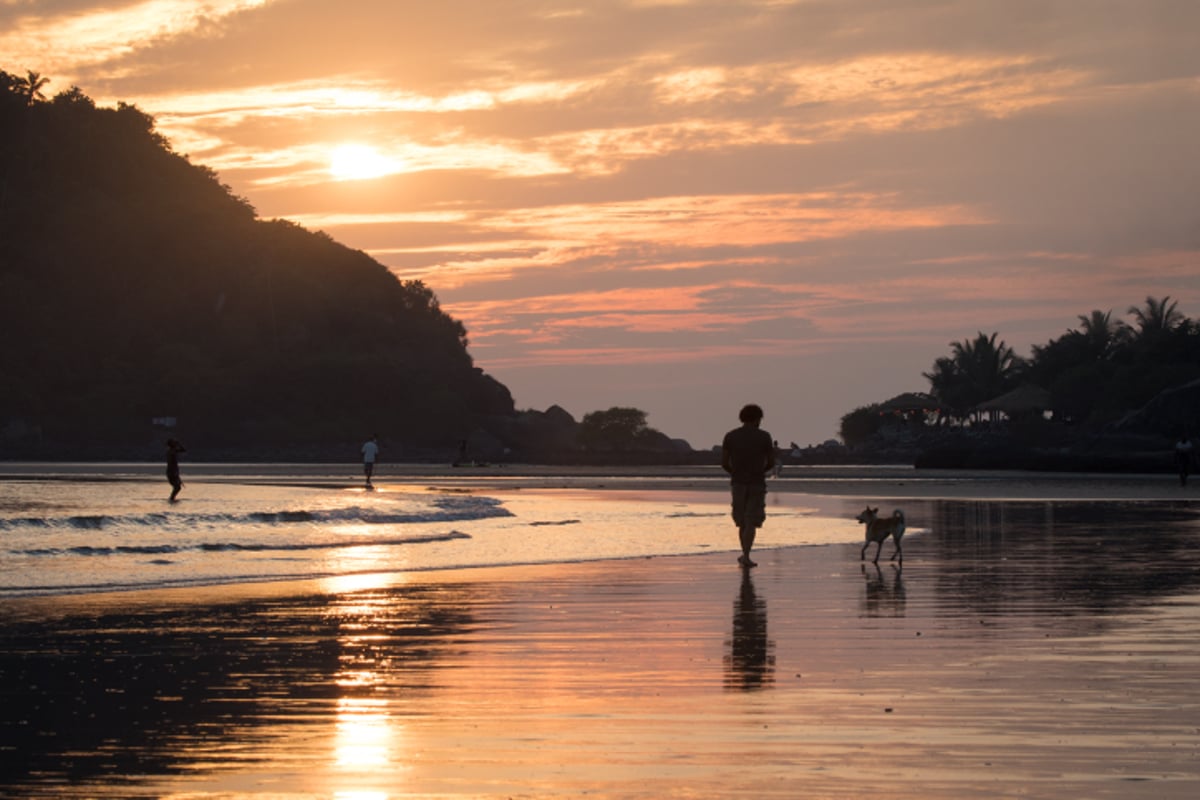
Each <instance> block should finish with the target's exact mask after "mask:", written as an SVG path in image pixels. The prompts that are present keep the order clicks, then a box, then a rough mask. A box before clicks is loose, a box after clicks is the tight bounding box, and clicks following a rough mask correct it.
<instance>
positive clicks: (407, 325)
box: [0, 72, 514, 457]
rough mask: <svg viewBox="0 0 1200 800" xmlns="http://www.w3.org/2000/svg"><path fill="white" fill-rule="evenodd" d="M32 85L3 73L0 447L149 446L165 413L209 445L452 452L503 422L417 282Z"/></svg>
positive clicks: (155, 141) (122, 111)
mask: <svg viewBox="0 0 1200 800" xmlns="http://www.w3.org/2000/svg"><path fill="white" fill-rule="evenodd" d="M42 85H43V82H42V81H41V80H39V79H38V77H37V76H36V75H35V74H32V73H31V74H29V75H28V77H25V78H22V77H17V76H14V75H10V74H8V73H5V72H0V325H2V331H3V336H0V375H3V376H4V380H3V387H4V389H3V391H2V392H0V456H9V457H12V456H26V455H32V456H37V455H51V456H64V455H72V454H73V455H78V456H80V457H83V456H88V457H95V456H97V455H101V454H105V453H108V454H112V455H113V456H117V457H119V456H122V455H127V454H133V453H140V452H144V451H145V448H146V446H147V443H148V442H161V439H162V431H161V430H157V429H155V428H153V427H152V424H151V421H152V420H153V419H155V418H163V417H174V418H176V419H177V420H178V428H177V429H176V433H177V435H179V436H181V437H184V438H186V439H187V440H188V441H190V442H201V441H202V442H204V443H205V447H206V448H207V449H208V452H209V453H210V454H217V453H225V454H228V453H236V452H242V453H245V452H250V451H256V452H259V453H262V454H269V453H278V454H280V455H289V454H290V455H295V454H303V453H304V452H307V451H313V452H316V451H320V450H321V449H322V448H325V447H329V446H334V445H336V446H337V447H338V448H342V449H343V451H344V448H345V447H346V445H347V443H348V442H349V443H352V447H353V448H354V450H356V449H357V443H358V442H361V441H362V440H364V439H365V438H367V437H368V436H369V435H370V434H371V433H373V432H375V431H378V432H379V433H380V434H381V436H383V437H384V438H385V440H390V441H392V442H404V443H405V444H406V445H411V446H414V447H424V446H438V447H442V446H444V447H446V448H452V447H453V446H454V443H455V442H456V441H457V440H458V439H460V438H464V437H466V436H468V435H469V434H470V433H471V432H472V431H474V430H476V429H478V428H479V427H480V425H482V424H484V423H485V422H486V420H488V419H489V418H493V417H510V416H511V415H513V413H514V409H513V401H512V397H511V395H510V394H509V392H508V390H507V389H506V388H505V387H504V386H503V385H501V384H500V383H499V382H497V381H496V380H494V379H492V378H491V377H489V376H488V375H486V374H484V373H483V372H482V370H480V369H478V368H477V367H475V366H474V364H473V363H472V360H471V356H470V355H469V353H468V350H467V335H466V331H465V329H464V328H463V326H462V324H461V323H460V322H458V321H457V320H455V319H453V318H451V317H450V316H448V315H447V314H446V313H445V312H444V311H442V310H441V308H439V306H438V301H437V298H436V297H435V296H434V294H433V292H432V291H430V290H429V288H428V287H426V286H424V285H423V284H422V283H421V282H419V281H400V280H398V279H397V278H396V277H395V276H394V275H392V274H391V273H390V272H389V271H388V270H387V269H386V268H385V267H384V266H383V265H381V264H379V263H378V262H376V261H374V260H373V259H371V258H370V257H369V256H367V255H366V254H364V253H362V252H359V251H355V250H352V249H349V248H347V247H345V246H343V245H341V244H338V243H337V242H335V241H333V240H332V239H331V238H329V237H328V236H326V235H324V234H322V233H314V232H311V231H308V230H305V229H303V228H301V227H299V226H297V225H294V224H292V223H289V222H286V221H281V220H272V221H267V220H262V219H259V218H258V217H257V215H256V213H255V210H254V208H252V207H251V206H250V204H249V203H248V202H246V200H244V199H242V198H240V197H237V196H235V195H234V194H233V193H232V192H231V191H230V189H229V188H228V187H227V186H224V185H222V184H221V183H220V182H219V181H218V179H217V176H216V175H215V174H214V173H213V172H212V171H211V170H209V169H207V168H205V167H202V166H197V165H194V164H191V163H189V161H188V160H187V158H185V157H184V156H181V155H179V154H178V153H175V152H173V151H172V149H171V147H170V146H169V144H168V143H167V141H166V140H165V139H164V138H163V137H162V136H161V135H159V134H157V133H156V132H155V130H154V121H153V119H152V118H151V117H149V116H147V115H146V114H145V113H143V112H142V111H140V110H138V109H137V108H135V107H134V106H131V105H125V104H120V105H119V106H118V107H117V108H98V107H96V105H95V104H94V103H93V102H92V100H91V99H90V98H88V97H87V96H86V95H84V94H83V93H82V92H80V91H79V90H78V89H77V88H72V89H71V90H69V91H66V92H62V93H60V94H58V95H56V96H54V97H53V98H50V99H47V98H45V97H43V96H42V92H41V89H42ZM192 447H193V450H195V445H194V444H193V445H192ZM155 452H156V451H155Z"/></svg>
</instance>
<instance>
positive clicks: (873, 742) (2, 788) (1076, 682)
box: [0, 475, 1200, 800]
mask: <svg viewBox="0 0 1200 800" xmlns="http://www.w3.org/2000/svg"><path fill="white" fill-rule="evenodd" d="M501 477H504V480H503V481H502V485H503V486H505V487H506V488H507V489H509V490H511V491H520V492H536V491H541V490H543V489H545V488H547V487H549V486H555V487H559V488H575V489H588V490H593V491H594V490H596V489H598V488H600V487H599V486H598V485H596V484H597V482H598V479H597V477H596V476H582V477H579V476H576V477H575V478H572V479H570V480H567V481H566V483H567V484H570V485H565V484H564V483H563V481H564V479H563V478H562V477H556V476H549V475H548V476H545V477H544V479H543V478H539V479H537V480H533V479H531V478H530V477H529V476H526V477H525V478H523V479H521V480H518V481H513V480H511V479H509V478H507V477H505V476H501ZM913 477H915V476H909V475H905V476H903V477H902V478H899V479H896V480H897V481H899V480H903V481H905V482H907V483H909V484H910V485H911V484H912V479H913ZM946 478H947V480H949V479H950V477H949V476H946ZM476 480H479V481H480V482H484V481H487V480H493V478H492V477H491V476H486V475H480V476H476V477H472V478H470V479H469V480H466V479H464V480H463V481H457V479H456V482H457V485H459V486H460V487H462V486H464V485H465V484H466V483H471V482H474V481H476ZM599 480H602V481H603V484H604V487H605V488H608V489H610V490H630V491H634V490H648V489H647V487H648V486H649V484H647V482H646V479H645V476H641V477H639V476H631V477H630V483H629V484H625V483H623V482H616V483H615V485H614V481H613V480H612V479H611V478H610V477H603V476H601V477H600V478H599ZM658 480H659V481H660V482H667V486H668V487H676V486H678V485H679V484H678V481H681V480H682V481H688V480H692V478H690V477H688V476H686V475H685V476H682V477H680V476H660V477H659V478H658ZM784 480H785V481H786V480H787V478H786V476H785V479H784ZM589 481H590V482H591V483H588V482H589ZM1077 483H1080V484H1088V482H1087V481H1086V480H1081V481H1077ZM706 485H708V484H706ZM1088 485H1090V486H1091V487H1092V488H1091V490H1090V493H1089V492H1085V491H1083V489H1081V488H1079V487H1078V486H1077V485H1076V484H1071V485H1070V486H1068V484H1065V483H1064V484H1060V485H1059V487H1058V488H1059V489H1060V492H1059V494H1060V495H1064V497H1061V498H1057V499H1051V498H1049V497H1047V496H1045V495H1043V494H1040V493H1039V492H1049V489H1047V488H1045V487H1044V486H1041V485H1040V484H1039V482H1038V481H1036V480H1032V481H1029V482H1028V485H1024V484H1022V483H1020V482H1017V483H1009V484H1008V488H1007V490H1005V491H996V490H994V489H989V490H988V491H991V492H993V493H994V494H996V495H997V496H999V497H1008V498H1010V499H1004V500H1001V499H981V498H980V497H978V496H976V495H979V494H983V493H984V492H983V491H982V489H980V487H981V486H982V484H979V483H975V484H973V485H972V488H973V490H972V491H962V487H959V489H956V490H954V491H950V490H949V488H948V484H944V485H943V486H942V487H940V488H939V489H938V490H937V491H936V492H927V490H931V489H932V487H930V486H928V485H924V484H922V485H920V487H919V489H920V491H919V492H918V491H916V490H915V489H914V491H912V492H911V493H907V494H906V493H905V492H904V491H903V488H902V487H898V486H896V485H894V484H893V486H892V490H891V491H890V492H887V491H886V490H884V491H880V492H879V493H877V494H871V495H870V496H869V498H864V497H863V496H862V494H861V493H860V492H858V491H855V492H849V493H847V496H837V495H836V494H833V493H829V492H826V493H824V494H821V495H820V496H819V497H814V500H815V501H816V504H817V505H819V506H820V507H821V508H822V509H823V510H824V511H825V512H827V513H829V514H831V515H851V516H852V515H853V514H854V513H855V512H856V511H857V510H858V509H859V508H860V507H861V505H862V504H863V501H864V500H866V499H870V500H871V501H872V504H873V505H876V504H878V505H881V506H883V508H884V510H890V509H891V508H892V507H894V506H901V507H903V508H904V509H905V511H906V513H907V515H908V519H909V522H910V525H912V526H913V527H915V528H919V529H920V531H919V532H918V533H916V534H914V535H912V536H911V537H907V538H906V539H905V541H904V544H905V547H904V552H905V560H904V566H903V569H902V570H901V569H899V568H898V567H897V566H895V565H894V564H892V563H890V562H888V561H887V558H888V556H890V554H891V552H892V544H891V542H890V541H889V542H888V543H887V544H886V545H885V546H884V549H883V557H882V558H881V559H880V562H879V566H878V567H876V566H874V565H873V564H872V563H871V562H870V561H869V560H868V561H867V562H866V563H862V562H860V560H859V547H858V545H850V544H838V545H828V546H819V547H791V548H782V549H776V550H765V551H762V552H760V553H758V554H757V559H758V562H759V566H758V567H757V568H756V569H754V570H750V571H744V570H742V569H740V568H738V567H737V566H736V565H735V564H734V562H733V556H732V555H730V554H728V553H713V554H710V555H699V556H681V557H658V558H637V559H625V560H610V561H600V562H592V563H582V564H554V565H540V566H530V567H505V568H486V569H475V570H461V571H443V572H427V573H408V574H393V575H367V576H363V575H360V576H351V577H345V578H336V579H329V580H324V581H314V582H306V583H283V584H263V585H247V586H238V587H221V588H212V589H188V590H169V591H168V590H163V591H156V592H127V593H120V594H115V593H114V594H107V595H92V596H75V597H59V598H25V599H19V600H10V601H7V602H6V607H5V608H4V616H3V621H0V674H2V676H3V677H2V681H0V695H2V701H3V703H2V707H3V709H4V710H3V712H2V713H0V734H2V738H0V759H3V761H2V763H3V767H2V770H0V796H4V797H14V798H15V797H67V798H83V797H172V798H217V797H220V798H232V797H262V798H268V797H269V798H305V799H306V800H307V799H308V798H355V799H356V800H366V799H367V798H370V800H383V798H418V797H419V798H466V797H471V798H475V797H489V798H490V797H538V798H547V797H563V798H565V797H585V796H586V797H628V798H658V797H679V798H710V797H716V798H732V797H781V798H783V797H787V798H794V797H815V798H858V797H872V798H1009V797H1022V798H1030V797H1032V798H1064V797H1072V798H1143V797H1144V798H1151V797H1152V798H1191V797H1195V796H1196V795H1197V793H1198V792H1200V689H1198V688H1197V682H1196V676H1197V675H1198V674H1200V552H1198V551H1197V547H1196V545H1197V543H1198V542H1200V504H1198V503H1197V498H1195V497H1194V496H1192V492H1191V490H1188V491H1187V492H1185V493H1182V494H1181V493H1180V492H1179V491H1177V488H1178V487H1174V488H1172V487H1171V484H1170V482H1169V481H1166V480H1164V479H1163V477H1162V476H1157V478H1156V481H1155V484H1154V486H1153V489H1151V484H1150V483H1148V482H1146V483H1142V482H1140V481H1138V480H1126V481H1121V480H1119V479H1113V480H1112V481H1111V482H1109V481H1103V482H1093V483H1091V484H1088ZM717 486H718V488H719V485H717ZM1039 486H1040V488H1039ZM659 488H660V489H661V488H663V487H662V486H660V487H659ZM687 488H695V487H687ZM793 490H796V491H799V490H800V487H798V486H797V487H794V489H793ZM956 492H957V493H958V494H959V495H961V496H958V497H956V496H954V495H955V493H956ZM937 494H942V495H944V496H941V497H939V496H936V495H937ZM767 524H768V525H770V521H769V520H768V523H767ZM648 533H649V532H648ZM730 536H731V538H732V537H734V536H735V533H734V532H733V530H732V525H730ZM872 553H873V549H872V550H871V551H869V554H868V558H869V557H870V555H871V554H872Z"/></svg>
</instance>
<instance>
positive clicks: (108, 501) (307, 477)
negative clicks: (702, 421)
mask: <svg viewBox="0 0 1200 800" xmlns="http://www.w3.org/2000/svg"><path fill="white" fill-rule="evenodd" d="M156 471H157V470H150V469H149V468H144V469H128V468H123V467H117V466H114V467H97V468H91V469H88V470H85V471H80V470H78V469H66V468H64V469H62V470H60V471H57V472H56V471H54V470H51V471H50V472H48V473H45V474H40V475H37V476H31V477H25V478H21V479H16V480H4V481H0V599H2V598H4V597H20V596H36V595H57V594H81V593H89V592H107V591H115V590H128V589H154V588H168V587H178V586H209V585H222V584H233V583H250V582H259V581H278V580H297V579H311V578H323V577H332V576H341V575H354V574H364V573H373V572H403V571H425V570H438V569H454V568H464V567H481V566H499V565H512V564H536V563H553V562H578V561H590V560H599V559H621V558H638V557H650V556H664V555H682V554H689V553H702V552H719V551H728V552H730V553H731V554H732V553H734V552H736V549H737V536H736V532H735V530H734V528H733V524H732V522H731V520H730V519H729V515H728V507H727V500H726V495H725V493H724V492H723V491H707V490H691V491H687V490H680V491H673V490H668V491H652V492H643V493H640V494H639V493H633V492H622V491H582V490H549V489H543V490H528V489H523V490H518V489H512V490H505V491H501V492H493V491H486V490H471V489H463V488H452V487H451V488H440V489H439V488H436V486H435V485H432V486H431V485H430V484H431V483H432V484H436V480H434V479H431V480H430V481H421V480H406V481H405V482H403V483H400V482H387V481H384V482H382V483H380V484H379V485H378V488H377V489H376V490H375V491H365V490H364V489H363V488H362V487H361V486H354V485H349V484H348V483H347V481H346V476H345V475H341V476H314V475H312V474H311V471H308V472H305V473H304V474H303V475H300V474H297V475H296V476H288V475H287V474H286V470H281V469H279V468H275V469H274V470H273V471H272V474H271V475H270V476H269V477H267V478H264V477H263V476H262V475H255V474H251V473H248V472H247V471H246V470H245V469H244V468H236V467H231V468H229V470H228V471H227V472H225V473H223V472H222V471H221V470H220V469H219V468H216V469H208V470H206V471H205V473H204V475H203V477H202V478H201V479H199V480H197V479H190V480H189V479H188V476H187V475H186V474H185V480H187V481H188V482H187V485H186V486H185V489H184V491H183V493H182V494H181V495H180V500H179V501H178V502H176V503H169V502H167V500H166V495H167V494H168V491H169V487H167V485H166V483H165V482H164V481H163V480H162V479H161V478H153V477H151V474H153V472H156ZM806 502H810V501H807V500H806V499H805V498H803V497H801V496H800V495H791V496H789V495H786V494H772V495H770V497H769V504H770V507H769V512H768V514H769V518H768V523H767V525H766V526H765V527H764V528H763V529H762V530H761V531H760V533H759V538H758V541H757V542H756V549H769V548H774V547H783V546H795V545H825V544H832V543H836V542H853V541H859V540H860V538H861V535H862V533H861V526H859V525H857V524H856V523H855V522H854V521H853V519H848V518H840V517H836V516H830V515H827V514H823V513H822V512H821V511H820V510H819V509H817V508H814V507H812V506H811V505H806Z"/></svg>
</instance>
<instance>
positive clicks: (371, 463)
mask: <svg viewBox="0 0 1200 800" xmlns="http://www.w3.org/2000/svg"><path fill="white" fill-rule="evenodd" d="M362 457H363V475H366V476H367V488H368V489H374V488H375V485H374V484H372V483H371V477H372V476H373V475H374V474H375V461H376V459H378V458H379V434H373V435H372V436H371V438H370V439H368V440H367V443H366V444H364V445H363V446H362Z"/></svg>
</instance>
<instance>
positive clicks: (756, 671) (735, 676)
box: [725, 569, 775, 691]
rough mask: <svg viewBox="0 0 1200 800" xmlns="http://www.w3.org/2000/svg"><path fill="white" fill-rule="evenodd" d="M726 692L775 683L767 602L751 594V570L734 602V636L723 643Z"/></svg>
mask: <svg viewBox="0 0 1200 800" xmlns="http://www.w3.org/2000/svg"><path fill="white" fill-rule="evenodd" d="M726 645H727V646H728V648H729V653H728V654H727V655H726V656H725V688H727V689H735V690H741V691H754V690H756V689H765V688H768V687H770V686H771V685H772V684H773V683H774V682H775V655H774V649H775V643H774V642H773V641H771V640H770V639H769V638H767V601H766V600H764V599H763V598H761V597H759V596H758V593H757V592H756V591H755V590H754V579H753V578H752V577H751V574H750V570H748V569H744V570H742V582H741V586H740V587H739V589H738V594H737V597H736V598H734V601H733V635H732V636H730V638H729V641H728V642H727V643H726Z"/></svg>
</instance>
